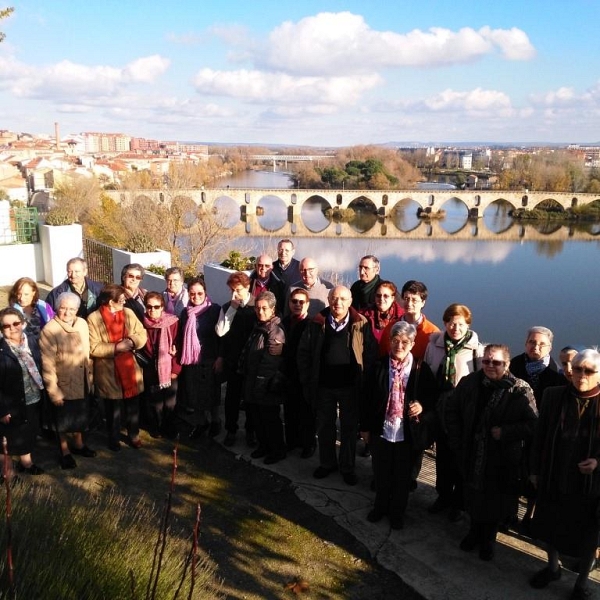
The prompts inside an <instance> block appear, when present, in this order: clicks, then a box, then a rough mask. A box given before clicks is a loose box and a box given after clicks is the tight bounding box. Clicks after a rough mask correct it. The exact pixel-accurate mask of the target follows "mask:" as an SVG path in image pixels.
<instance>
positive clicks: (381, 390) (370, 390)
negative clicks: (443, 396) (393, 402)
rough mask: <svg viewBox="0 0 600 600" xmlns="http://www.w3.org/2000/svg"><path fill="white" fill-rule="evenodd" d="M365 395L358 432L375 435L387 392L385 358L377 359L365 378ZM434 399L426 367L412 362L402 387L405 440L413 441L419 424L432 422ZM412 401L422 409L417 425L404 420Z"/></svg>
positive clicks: (379, 430)
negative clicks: (403, 394)
mask: <svg viewBox="0 0 600 600" xmlns="http://www.w3.org/2000/svg"><path fill="white" fill-rule="evenodd" d="M367 381H368V383H367V386H366V390H367V392H366V393H365V394H364V395H363V397H362V400H361V404H360V431H368V432H370V433H371V435H374V436H379V435H381V433H382V431H383V422H384V420H385V411H386V409H387V404H388V398H389V393H390V361H389V356H385V357H384V358H382V359H380V360H379V361H378V362H377V363H376V364H375V368H374V369H373V370H372V371H371V373H370V374H369V376H368V378H367ZM437 397H438V386H437V383H436V380H435V377H434V375H433V373H432V372H431V369H430V368H429V365H428V364H427V363H424V362H420V363H419V361H417V360H416V359H415V360H413V364H412V368H411V371H410V375H409V377H408V382H407V386H406V394H405V399H404V422H405V423H408V427H407V428H406V429H405V432H406V431H407V430H408V435H407V439H408V441H410V442H413V441H414V440H415V438H416V436H417V432H416V428H417V427H418V426H419V425H425V426H428V425H429V423H431V422H432V421H433V420H434V416H435V404H436V401H437ZM415 400H418V401H419V403H420V404H421V405H422V406H423V412H422V413H421V414H420V415H419V423H417V421H416V420H414V419H410V418H409V417H408V409H409V404H410V403H411V402H413V401H415Z"/></svg>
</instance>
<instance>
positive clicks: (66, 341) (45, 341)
mask: <svg viewBox="0 0 600 600" xmlns="http://www.w3.org/2000/svg"><path fill="white" fill-rule="evenodd" d="M89 338H90V334H89V329H88V325H87V323H86V322H85V320H84V319H81V318H79V317H77V318H76V319H75V323H74V324H73V326H71V325H68V324H67V323H64V322H63V321H61V320H60V319H59V318H58V317H54V318H53V319H51V320H50V321H48V323H47V325H46V326H45V327H44V328H43V329H42V331H41V334H40V350H41V353H42V377H43V378H44V385H45V386H46V390H47V392H48V395H49V396H50V400H52V402H55V403H56V402H60V401H62V400H80V399H81V398H84V397H85V394H86V391H89V390H91V389H92V365H91V361H90V339H89Z"/></svg>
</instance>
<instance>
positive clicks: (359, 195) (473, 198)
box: [106, 188, 600, 217]
mask: <svg viewBox="0 0 600 600" xmlns="http://www.w3.org/2000/svg"><path fill="white" fill-rule="evenodd" d="M106 193H107V194H108V195H110V196H111V197H112V198H113V199H114V200H115V201H117V202H124V201H127V200H128V199H133V198H143V197H146V198H150V199H153V200H155V201H158V202H171V201H172V200H173V199H174V198H176V197H179V196H182V197H187V198H191V199H192V200H193V201H194V202H195V203H196V204H198V205H203V206H206V207H207V208H209V207H213V206H215V204H216V203H217V201H221V200H222V199H225V198H229V199H230V201H231V200H232V201H233V202H235V203H236V204H237V205H238V206H240V207H244V211H243V214H246V215H251V214H256V209H257V207H259V206H260V205H261V200H263V199H265V198H267V197H268V198H278V199H280V200H281V201H282V202H283V203H284V205H285V206H287V207H288V209H289V211H290V212H291V214H293V215H299V214H300V212H301V210H302V205H303V204H304V203H305V202H307V201H309V200H310V201H315V200H317V201H320V200H324V201H325V202H327V203H328V204H329V206H331V207H332V208H334V209H335V208H339V209H345V208H348V207H351V206H352V204H353V203H357V202H361V203H366V204H369V203H370V204H371V205H372V206H373V207H374V208H375V209H376V211H377V214H378V215H379V216H387V215H389V213H390V211H391V210H392V209H393V208H394V207H395V206H396V205H398V204H406V203H411V202H412V203H416V205H417V208H420V209H422V210H424V211H426V212H431V213H432V214H435V213H436V212H438V211H439V210H440V209H443V205H444V204H445V203H446V202H448V201H449V200H458V201H460V202H462V203H463V204H464V205H465V206H466V207H467V209H468V212H469V216H470V217H481V216H483V213H484V211H485V209H486V208H487V207H488V206H490V205H491V204H493V203H495V202H499V201H504V202H507V203H508V204H510V205H511V206H512V207H513V208H527V209H533V208H535V207H536V206H538V205H539V204H540V203H542V202H546V201H548V200H553V201H554V202H556V203H558V204H559V205H560V206H562V208H563V209H566V208H572V207H575V206H584V205H586V204H589V203H591V202H594V201H595V200H600V195H599V194H584V193H568V192H529V191H519V192H514V191H512V192H511V191H501V190H494V191H485V190H296V189H290V188H283V189H256V188H252V189H241V188H212V189H189V190H187V189H178V190H131V191H127V192H124V191H111V192H106Z"/></svg>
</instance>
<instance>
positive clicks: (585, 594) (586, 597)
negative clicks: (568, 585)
mask: <svg viewBox="0 0 600 600" xmlns="http://www.w3.org/2000/svg"><path fill="white" fill-rule="evenodd" d="M592 597H593V594H592V590H590V589H589V588H587V587H581V586H579V585H576V586H575V587H574V588H573V591H572V592H571V595H570V596H569V600H590V599H591V598H592Z"/></svg>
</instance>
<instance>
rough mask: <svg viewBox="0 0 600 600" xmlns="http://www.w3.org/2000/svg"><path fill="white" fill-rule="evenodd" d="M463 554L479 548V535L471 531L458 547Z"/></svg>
mask: <svg viewBox="0 0 600 600" xmlns="http://www.w3.org/2000/svg"><path fill="white" fill-rule="evenodd" d="M458 547H459V548H460V549H461V550H462V551H463V552H471V550H475V548H476V547H477V533H475V532H474V531H469V533H467V535H466V536H465V537H464V538H463V539H462V540H461V541H460V544H459V546H458Z"/></svg>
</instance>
